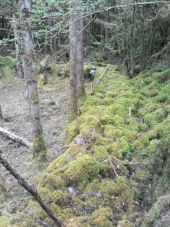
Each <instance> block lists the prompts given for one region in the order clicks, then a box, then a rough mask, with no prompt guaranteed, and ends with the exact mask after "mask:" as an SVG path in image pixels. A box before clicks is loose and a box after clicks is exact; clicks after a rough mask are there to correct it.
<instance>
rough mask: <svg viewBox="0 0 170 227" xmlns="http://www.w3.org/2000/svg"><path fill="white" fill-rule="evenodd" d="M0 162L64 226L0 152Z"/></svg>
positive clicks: (58, 223)
mask: <svg viewBox="0 0 170 227" xmlns="http://www.w3.org/2000/svg"><path fill="white" fill-rule="evenodd" d="M0 164H2V165H3V167H4V168H5V169H6V170H7V171H8V172H9V173H10V174H11V175H12V176H13V177H14V178H15V179H16V180H17V181H18V184H19V185H20V186H21V187H23V188H24V189H25V190H26V191H27V192H29V193H30V194H31V195H32V196H33V198H34V199H35V200H36V201H37V202H38V203H39V205H40V206H41V208H42V209H43V210H44V211H45V212H46V213H47V215H48V216H49V217H50V218H51V219H52V220H53V221H54V223H55V224H56V225H57V226H59V227H64V226H65V225H64V224H63V223H62V222H61V221H60V220H59V219H58V218H57V217H56V216H55V215H54V214H53V212H52V210H51V209H50V208H49V207H47V205H46V204H45V202H44V201H43V200H42V198H41V197H40V195H39V194H38V192H37V190H36V189H34V188H33V187H32V186H31V185H30V184H29V183H28V182H27V181H26V180H25V179H24V178H22V177H21V176H20V175H19V174H18V173H17V172H16V171H15V170H14V169H13V168H12V167H11V166H10V164H9V163H8V161H7V160H5V159H4V158H3V157H2V155H1V154H0Z"/></svg>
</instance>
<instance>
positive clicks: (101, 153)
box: [92, 145, 109, 161]
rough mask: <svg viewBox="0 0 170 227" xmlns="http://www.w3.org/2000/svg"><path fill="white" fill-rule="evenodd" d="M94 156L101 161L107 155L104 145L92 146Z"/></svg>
mask: <svg viewBox="0 0 170 227" xmlns="http://www.w3.org/2000/svg"><path fill="white" fill-rule="evenodd" d="M92 149H93V151H94V155H95V158H96V159H97V160H98V161H103V160H105V159H107V158H108V157H109V153H108V152H107V148H106V147H104V146H96V145H95V146H94V147H93V148H92Z"/></svg>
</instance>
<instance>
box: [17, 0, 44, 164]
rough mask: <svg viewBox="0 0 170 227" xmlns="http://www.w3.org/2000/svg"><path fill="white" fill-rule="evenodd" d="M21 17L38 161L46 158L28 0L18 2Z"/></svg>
mask: <svg viewBox="0 0 170 227" xmlns="http://www.w3.org/2000/svg"><path fill="white" fill-rule="evenodd" d="M20 11H21V17H22V20H21V21H22V33H23V41H24V50H25V56H24V77H25V79H26V81H27V89H28V99H29V104H30V112H31V117H32V124H33V137H34V141H33V151H34V152H33V154H34V157H36V158H38V159H39V160H45V158H46V153H47V149H46V145H45V142H44V137H43V129H42V125H41V121H40V105H39V96H38V88H37V70H36V63H35V54H34V46H33V45H34V44H33V35H32V32H31V3H30V0H21V1H20Z"/></svg>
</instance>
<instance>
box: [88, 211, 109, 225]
mask: <svg viewBox="0 0 170 227" xmlns="http://www.w3.org/2000/svg"><path fill="white" fill-rule="evenodd" d="M91 219H92V223H93V224H94V225H95V226H96V227H113V224H112V219H113V213H112V210H111V209H110V207H102V208H99V209H98V210H96V211H94V212H93V213H92V216H91Z"/></svg>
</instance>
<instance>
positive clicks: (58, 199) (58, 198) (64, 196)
mask: <svg viewBox="0 0 170 227" xmlns="http://www.w3.org/2000/svg"><path fill="white" fill-rule="evenodd" d="M51 198H52V201H53V203H56V204H58V205H65V204H66V203H68V202H69V199H70V197H69V195H68V193H66V192H63V191H61V190H55V191H54V192H53V193H52V195H51Z"/></svg>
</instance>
